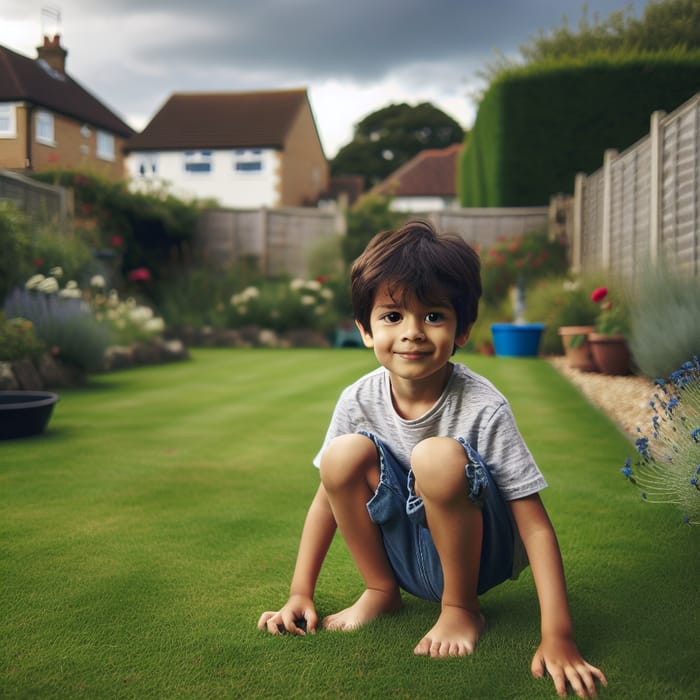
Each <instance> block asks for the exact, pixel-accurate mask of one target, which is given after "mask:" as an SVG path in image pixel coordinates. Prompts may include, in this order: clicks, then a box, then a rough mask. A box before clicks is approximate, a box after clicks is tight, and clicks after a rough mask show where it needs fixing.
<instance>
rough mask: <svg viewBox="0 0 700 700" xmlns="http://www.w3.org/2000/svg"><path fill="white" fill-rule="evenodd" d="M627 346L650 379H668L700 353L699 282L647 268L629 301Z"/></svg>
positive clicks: (659, 267)
mask: <svg viewBox="0 0 700 700" xmlns="http://www.w3.org/2000/svg"><path fill="white" fill-rule="evenodd" d="M629 319H630V333H629V344H630V350H631V351H632V356H633V357H634V360H635V362H636V364H637V366H638V367H639V369H640V371H641V372H642V373H643V374H644V375H646V376H647V377H649V378H650V379H656V378H657V377H667V376H669V375H670V374H671V373H672V372H673V371H674V370H675V369H676V368H677V367H680V366H681V364H682V363H683V362H685V361H686V360H687V358H689V357H693V356H694V355H697V354H698V353H699V352H700V278H698V277H691V276H688V275H683V274H680V273H679V271H678V270H671V269H669V268H668V267H667V266H666V265H664V264H659V265H657V266H647V267H646V268H645V270H644V272H643V273H642V274H641V275H640V276H639V278H638V279H637V280H636V284H634V285H633V290H632V294H631V295H630V300H629Z"/></svg>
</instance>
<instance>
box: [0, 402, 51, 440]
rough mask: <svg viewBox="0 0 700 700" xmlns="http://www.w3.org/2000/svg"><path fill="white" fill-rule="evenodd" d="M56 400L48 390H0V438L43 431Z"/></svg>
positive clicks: (5, 438) (23, 435) (24, 435)
mask: <svg viewBox="0 0 700 700" xmlns="http://www.w3.org/2000/svg"><path fill="white" fill-rule="evenodd" d="M57 401H58V394H54V393H52V392H50V391H0V440H9V439H12V438H18V437H27V436H28V435H38V434H39V433H41V432H43V430H44V428H46V426H47V425H48V422H49V419H50V418H51V414H52V413H53V407H54V405H55V404H56V402H57Z"/></svg>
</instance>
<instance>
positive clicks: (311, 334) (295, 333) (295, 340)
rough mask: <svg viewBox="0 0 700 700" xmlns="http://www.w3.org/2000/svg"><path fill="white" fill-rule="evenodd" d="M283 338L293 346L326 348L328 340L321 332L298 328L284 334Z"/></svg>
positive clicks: (328, 345)
mask: <svg viewBox="0 0 700 700" xmlns="http://www.w3.org/2000/svg"><path fill="white" fill-rule="evenodd" d="M284 339H285V340H286V341H288V344H289V345H290V346H291V347H293V348H328V347H330V345H331V344H330V342H329V341H328V338H326V337H325V336H324V335H323V334H322V333H318V332H317V331H312V330H308V329H306V328H298V329H295V330H291V331H288V332H287V333H285V334H284Z"/></svg>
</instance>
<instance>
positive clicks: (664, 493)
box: [622, 357, 700, 525]
mask: <svg viewBox="0 0 700 700" xmlns="http://www.w3.org/2000/svg"><path fill="white" fill-rule="evenodd" d="M655 383H656V385H657V387H658V389H659V391H658V392H657V393H655V394H654V399H655V400H653V401H650V402H649V407H650V409H651V410H652V413H653V415H652V419H651V434H650V438H651V439H650V438H649V437H647V436H646V435H644V434H642V431H641V429H640V428H637V431H638V432H639V433H640V437H639V438H638V439H637V440H636V443H635V446H636V448H637V458H636V461H635V463H634V465H633V464H632V460H631V459H629V458H628V459H627V460H626V461H625V466H624V467H623V468H622V473H623V474H624V476H625V477H626V478H627V480H628V481H629V482H630V483H632V484H634V485H635V486H636V487H637V488H639V489H640V490H641V492H642V498H643V499H644V500H645V501H647V502H649V503H673V504H675V505H676V506H677V507H678V508H680V509H681V512H682V513H683V520H684V521H685V522H686V523H688V524H690V525H698V524H700V361H698V358H697V357H694V358H693V359H692V360H691V361H689V362H685V363H684V364H683V365H682V366H681V367H680V368H679V369H678V370H676V371H675V372H673V373H672V374H671V376H670V377H668V378H666V379H657V380H656V382H655Z"/></svg>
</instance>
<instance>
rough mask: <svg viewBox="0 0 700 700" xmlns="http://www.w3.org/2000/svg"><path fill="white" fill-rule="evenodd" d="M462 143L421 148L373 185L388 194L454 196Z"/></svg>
mask: <svg viewBox="0 0 700 700" xmlns="http://www.w3.org/2000/svg"><path fill="white" fill-rule="evenodd" d="M461 149H462V144H461V143H453V144H452V145H451V146H448V147H447V148H433V149H427V150H425V151H421V152H420V153H418V154H416V155H415V156H413V158H411V160H409V161H407V162H406V163H404V164H403V165H402V166H401V167H400V168H398V170H395V171H394V172H393V173H392V174H391V175H389V177H387V178H386V179H385V180H382V181H381V182H380V183H379V184H377V185H375V186H374V187H373V188H372V192H375V193H377V194H383V195H387V196H390V197H454V196H456V194H457V183H456V180H457V157H458V155H459V152H460V150H461Z"/></svg>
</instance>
